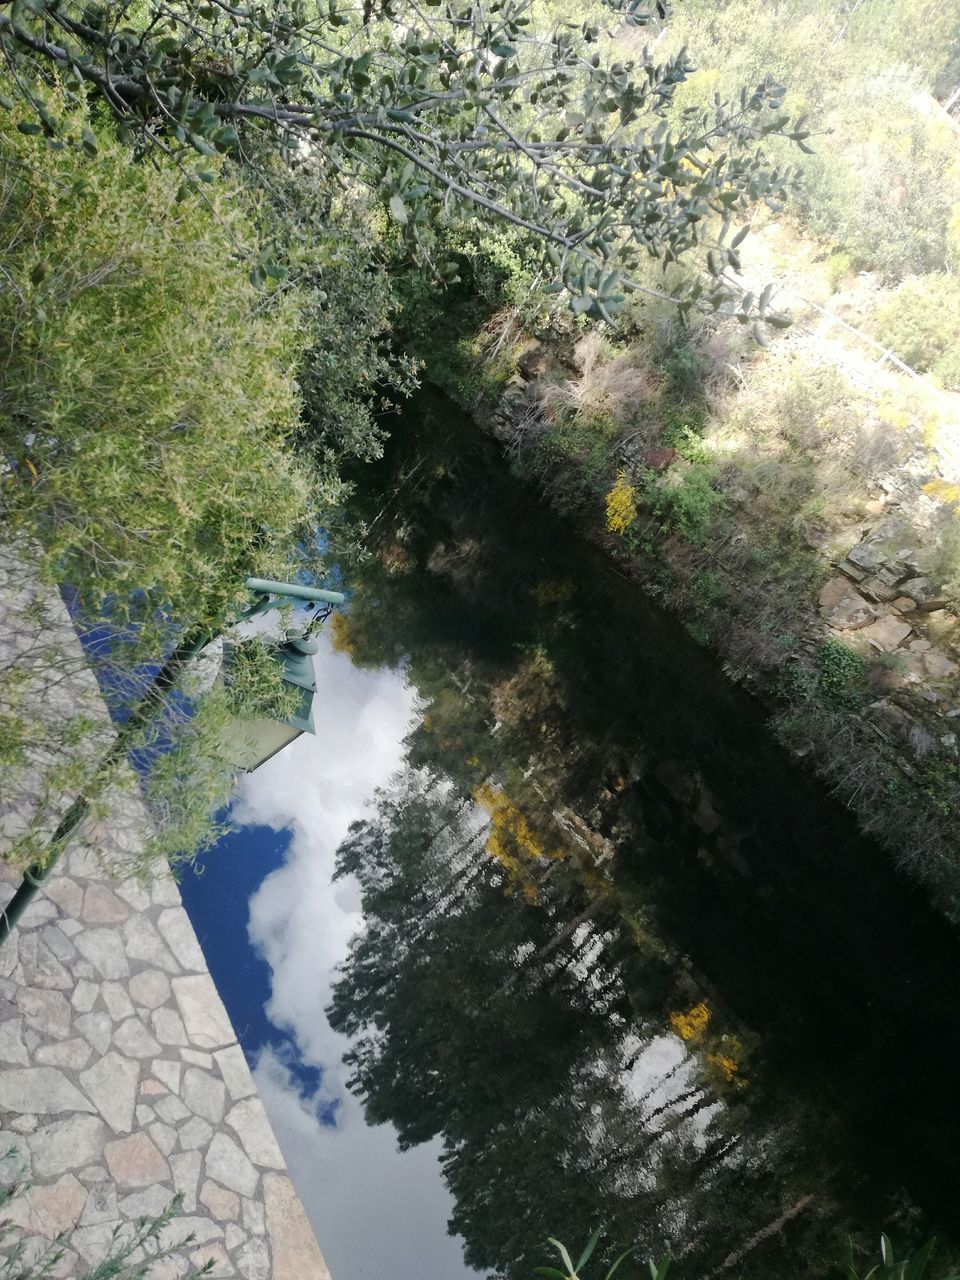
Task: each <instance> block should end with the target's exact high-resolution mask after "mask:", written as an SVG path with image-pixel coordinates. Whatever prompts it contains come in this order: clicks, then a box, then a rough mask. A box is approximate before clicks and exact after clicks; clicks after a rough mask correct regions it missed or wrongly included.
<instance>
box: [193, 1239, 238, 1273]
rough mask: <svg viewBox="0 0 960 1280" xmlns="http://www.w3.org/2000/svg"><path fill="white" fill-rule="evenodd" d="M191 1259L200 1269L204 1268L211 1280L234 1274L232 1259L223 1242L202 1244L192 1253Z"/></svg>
mask: <svg viewBox="0 0 960 1280" xmlns="http://www.w3.org/2000/svg"><path fill="white" fill-rule="evenodd" d="M190 1261H191V1262H192V1263H193V1265H194V1266H195V1267H196V1268H197V1269H198V1270H201V1269H202V1270H203V1274H204V1275H205V1276H209V1277H210V1280H220V1278H221V1277H226V1276H232V1275H233V1274H234V1270H233V1267H232V1266H231V1265H230V1259H229V1258H228V1257H227V1255H226V1253H225V1252H224V1248H223V1245H221V1244H204V1245H201V1246H200V1248H199V1249H194V1251H193V1253H191V1255H190Z"/></svg>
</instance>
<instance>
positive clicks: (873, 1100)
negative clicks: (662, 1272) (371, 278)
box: [184, 396, 960, 1280]
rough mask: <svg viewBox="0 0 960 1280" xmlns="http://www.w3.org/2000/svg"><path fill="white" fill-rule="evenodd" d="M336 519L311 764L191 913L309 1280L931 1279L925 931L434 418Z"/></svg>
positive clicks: (751, 709)
mask: <svg viewBox="0 0 960 1280" xmlns="http://www.w3.org/2000/svg"><path fill="white" fill-rule="evenodd" d="M353 507H354V509H353V512H352V514H353V516H354V517H355V518H357V519H362V520H363V521H364V522H365V524H366V526H367V528H368V530H369V531H370V532H369V533H368V540H370V541H372V545H373V548H374V554H373V556H372V557H369V558H367V559H365V560H363V561H359V562H357V563H351V562H350V561H349V557H348V556H347V554H346V553H345V554H344V570H345V573H346V574H347V576H348V578H349V581H350V583H351V586H352V588H353V598H352V603H351V609H350V611H349V614H348V617H347V621H346V624H341V625H340V626H339V628H338V629H337V630H336V631H335V633H334V636H333V638H334V639H335V641H336V644H337V646H338V648H339V650H340V651H339V652H334V651H333V649H332V648H331V647H330V645H329V644H328V645H327V646H326V647H325V649H324V651H323V653H322V654H321V655H320V657H319V662H320V671H319V676H320V679H319V681H318V683H319V685H320V688H321V689H324V690H325V691H326V694H325V715H324V717H323V718H322V720H321V730H320V735H319V737H318V739H317V740H315V741H310V740H307V739H301V740H300V741H299V742H298V743H296V744H295V745H294V746H293V747H292V748H290V749H289V750H288V751H287V752H285V753H284V754H283V755H282V756H281V757H278V758H277V759H276V760H274V761H273V762H271V764H270V765H269V766H267V767H266V768H265V769H264V770H262V771H261V772H260V773H258V774H257V775H255V776H254V777H252V778H251V779H249V780H248V781H247V782H246V784H245V786H244V789H243V791H242V793H241V797H240V800H239V804H238V808H237V811H236V814H235V816H236V818H237V820H238V822H239V823H241V824H246V825H242V826H241V827H240V830H239V831H238V833H236V834H235V835H234V836H231V837H230V838H229V840H228V841H227V842H225V843H226V846H227V847H225V848H224V849H222V850H218V851H215V852H214V854H213V855H211V857H210V858H208V859H207V870H206V873H205V874H204V875H202V876H200V877H199V878H193V879H191V880H190V881H189V882H188V883H187V884H185V885H184V897H185V902H186V905H187V908H188V910H189V911H190V912H191V915H192V917H193V919H194V922H195V924H196V925H197V929H198V932H199V933H200V935H201V939H202V941H203V943H204V948H205V950H206V952H207V955H208V959H209V961H210V964H211V968H212V970H213V972H214V975H215V977H216V979H217V982H218V984H219V985H220V987H221V990H222V991H223V993H224V997H225V1000H226V1003H227V1005H228V1008H229V1009H230V1012H231V1015H232V1016H233V1018H234V1021H235V1023H236V1025H237V1027H238V1030H239V1031H240V1034H241V1038H242V1040H243V1041H244V1043H245V1047H246V1049H247V1052H248V1054H249V1055H250V1057H251V1059H252V1060H253V1061H255V1062H256V1063H257V1064H258V1065H257V1073H258V1079H259V1081H260V1084H261V1088H262V1090H263V1092H264V1095H265V1101H266V1102H267V1105H268V1108H269V1109H270V1111H271V1114H272V1116H273V1119H274V1122H275V1125H276V1127H277V1131H278V1136H279V1138H280V1139H281V1143H282V1145H283V1146H284V1149H285V1153H286V1155H287V1158H288V1161H289V1163H290V1166H291V1172H292V1174H293V1176H294V1178H295V1180H296V1182H297V1185H298V1189H299V1191H300V1194H301V1197H302V1198H303V1200H304V1202H305V1204H306V1206H307V1208H308V1211H309V1212H310V1213H311V1216H312V1218H313V1221H314V1224H315V1227H316V1229H317V1233H318V1237H319V1239H320V1241H321V1245H322V1247H323V1248H324V1250H325V1252H326V1254H327V1256H328V1261H329V1263H330V1265H331V1270H332V1272H333V1275H334V1277H335V1280H365V1278H366V1277H367V1276H370V1277H372V1276H375V1275H376V1276H378V1277H381V1276H382V1277H386V1276H390V1277H392V1278H394V1280H406V1278H407V1277H410V1278H411V1280H412V1278H413V1277H414V1276H416V1277H418V1278H419V1280H458V1278H459V1277H462V1276H464V1275H466V1274H468V1272H467V1270H466V1265H465V1263H464V1261H463V1253H462V1250H463V1248H464V1247H465V1248H466V1258H467V1261H468V1262H469V1263H471V1264H473V1265H475V1266H476V1267H477V1268H479V1269H480V1270H481V1272H482V1273H484V1274H492V1273H494V1272H498V1273H502V1274H504V1275H509V1276H512V1277H514V1276H515V1277H518V1278H519V1277H521V1276H524V1277H525V1276H528V1275H529V1274H530V1272H531V1269H532V1267H533V1266H536V1265H537V1264H538V1263H541V1262H550V1261H551V1259H550V1258H549V1257H548V1256H547V1254H546V1252H545V1246H544V1244H543V1241H544V1239H545V1237H546V1236H547V1235H560V1236H561V1237H563V1238H565V1239H567V1240H568V1242H569V1243H570V1245H571V1247H574V1248H576V1247H579V1246H580V1245H582V1243H583V1242H584V1240H585V1238H586V1236H587V1235H588V1234H589V1232H590V1230H591V1229H592V1227H593V1226H594V1225H595V1224H600V1223H605V1224H606V1225H607V1228H608V1236H607V1237H606V1238H605V1242H604V1245H603V1246H602V1248H603V1249H605V1250H606V1251H607V1252H609V1251H610V1250H612V1249H613V1247H614V1245H620V1246H622V1247H625V1246H627V1245H630V1244H634V1243H637V1244H639V1245H640V1246H641V1248H642V1250H643V1252H644V1253H656V1252H658V1251H663V1250H664V1249H666V1248H667V1247H669V1248H670V1249H671V1251H672V1252H673V1254H674V1255H675V1256H676V1257H678V1259H679V1262H678V1271H679V1273H680V1274H681V1275H683V1276H689V1277H694V1278H696V1280H704V1278H705V1277H707V1276H712V1275H716V1274H721V1273H723V1272H727V1273H729V1274H731V1275H740V1276H744V1277H746V1276H770V1275H776V1276H778V1277H781V1276H782V1277H787V1276H796V1277H801V1276H820V1275H824V1276H825V1275H828V1274H831V1264H832V1262H833V1260H834V1259H835V1258H837V1257H838V1255H839V1251H840V1248H841V1246H842V1242H843V1240H844V1238H845V1236H846V1234H847V1233H853V1234H854V1235H855V1236H856V1237H857V1238H862V1239H863V1240H864V1241H867V1242H869V1241H873V1240H875V1239H876V1238H877V1237H878V1235H879V1232H880V1230H881V1229H883V1228H887V1229H888V1230H890V1231H891V1233H892V1234H894V1236H895V1237H896V1239H897V1240H898V1241H902V1242H903V1243H904V1244H906V1243H908V1242H910V1241H911V1240H916V1239H922V1238H926V1236H927V1235H928V1234H932V1233H935V1234H936V1235H937V1236H938V1237H939V1238H940V1240H941V1241H942V1242H943V1243H944V1246H945V1254H946V1255H949V1254H950V1252H951V1249H952V1250H953V1252H954V1253H955V1252H956V1249H957V1245H958V1241H960V1227H958V1223H957V1213H956V1205H957V1204H958V1202H960V1194H958V1193H960V1167H958V1159H957V1141H956V1139H957V1103H956V1096H957V1089H956V1080H957V1064H958V1061H960V1057H958V1050H960V1007H958V1002H957V999H956V994H955V992H956V975H957V972H958V969H957V961H958V946H957V942H956V941H955V939H954V937H953V936H952V935H951V934H950V932H949V931H948V929H947V928H946V926H945V925H943V924H942V923H941V922H940V921H939V920H938V918H936V917H935V916H934V915H933V914H932V913H931V912H930V911H929V910H928V908H927V907H926V905H925V903H924V901H923V900H922V898H921V897H920V896H919V895H918V894H916V893H915V892H914V891H913V890H911V888H910V887H909V886H908V885H906V884H905V883H904V882H903V880H902V878H901V877H899V876H898V875H897V874H896V873H895V872H894V871H893V870H892V869H891V868H890V867H889V866H888V865H887V864H886V862H885V861H884V858H883V855H882V854H881V852H880V851H879V850H878V849H877V848H876V847H874V846H873V845H871V844H870V843H869V842H867V841H865V840H863V839H861V838H860V837H859V836H858V834H857V832H856V830H855V827H854V825H853V823H852V822H851V820H850V819H849V817H848V816H847V815H846V813H845V812H844V811H842V810H841V809H840V808H839V807H838V806H836V805H835V804H834V803H833V802H832V801H831V800H830V799H829V797H827V796H826V795H825V794H824V793H823V791H822V789H821V788H819V787H818V786H817V785H816V784H815V783H814V782H812V781H811V780H810V779H809V778H808V777H806V776H805V775H804V774H802V773H801V772H800V771H799V770H797V769H796V768H795V767H794V766H793V765H792V763H791V762H790V761H789V760H788V759H787V758H786V757H785V756H784V755H783V753H782V752H781V751H780V750H779V749H778V748H777V747H776V745H775V744H774V743H773V741H772V739H771V738H770V736H769V734H768V733H767V731H766V729H765V726H764V721H763V715H762V713H761V710H760V709H759V708H758V707H757V706H756V705H755V704H754V703H753V702H752V701H751V699H750V698H749V697H748V696H747V695H746V694H744V693H743V692H742V691H740V690H737V689H735V688H733V687H732V686H731V685H730V684H729V683H728V682H727V681H726V680H725V679H724V677H723V676H722V674H721V673H720V672H719V670H718V669H717V667H716V665H715V663H714V662H713V660H712V658H711V657H710V655H709V654H708V653H706V652H705V651H704V650H702V649H701V648H699V647H698V646H697V645H696V644H695V643H694V642H693V640H692V639H690V638H689V637H688V636H687V634H686V633H685V632H684V631H683V629H682V628H681V627H680V626H679V625H678V624H677V623H676V622H675V621H674V620H673V619H671V618H670V617H668V616H667V615H665V614H663V613H661V612H659V611H658V610H657V609H656V608H655V607H654V606H653V605H652V604H651V602H650V601H649V600H646V599H644V598H643V597H642V596H640V595H639V594H638V593H637V592H636V590H635V589H634V588H633V587H632V586H631V585H630V584H629V583H627V582H626V581H624V580H623V579H622V578H621V577H620V576H619V575H618V574H617V573H616V571H615V570H614V569H613V568H612V567H611V566H610V565H609V563H608V562H606V561H605V560H604V559H603V557H601V556H600V555H599V554H597V553H595V552H594V551H592V550H591V549H590V548H588V547H585V546H584V545H583V544H582V542H581V541H580V540H579V539H578V538H577V537H576V536H575V535H574V534H573V533H572V532H571V531H570V530H569V529H568V528H567V527H566V526H565V525H564V524H563V522H562V521H560V520H559V519H558V518H556V517H555V516H554V515H553V514H551V513H550V512H549V511H548V509H547V508H546V507H545V505H544V504H543V503H542V502H541V501H540V500H539V499H538V496H537V495H536V494H534V493H532V492H531V491H530V489H529V488H527V487H526V486H525V485H523V484H522V483H520V482H519V481H518V480H516V479H515V478H514V477H513V476H512V475H511V474H510V471H509V468H508V466H507V465H506V463H505V462H504V461H503V459H502V458H501V457H500V456H499V454H498V453H497V452H496V451H495V450H494V449H493V447H492V446H490V445H489V444H488V442H486V441H484V440H483V439H482V438H481V437H479V435H478V433H477V432H476V430H475V429H474V428H473V427H472V426H471V425H470V424H468V423H466V422H464V421H463V420H462V419H461V418H460V417H459V415H458V414H457V412H456V411H455V410H454V409H453V408H452V407H451V406H450V405H449V404H447V403H445V402H444V401H442V400H440V399H437V398H435V397H431V396H423V397H421V399H420V400H419V401H418V402H417V403H416V404H415V405H414V406H412V407H411V408H410V409H409V410H408V411H407V413H406V414H405V415H404V418H403V419H402V421H401V422H399V423H398V424H397V425H396V428H395V430H394V437H393V442H392V444H391V447H390V449H389V450H388V453H387V456H386V457H385V459H384V461H383V463H382V464H380V465H379V466H378V467H377V468H376V469H374V470H368V471H367V472H366V473H365V474H364V476H363V477H362V478H361V480H360V482H359V484H358V490H357V495H356V499H355V501H354V504H353ZM351 659H352V660H351ZM378 788H379V789H380V792H379V796H378V797H377V798H376V799H374V793H375V792H376V791H377V790H378ZM358 821H359V822H360V823H361V824H362V825H361V826H360V827H359V828H357V829H354V830H353V831H351V830H350V828H351V823H356V822H358ZM338 850H339V854H338ZM338 857H339V862H340V867H341V872H342V874H341V876H340V878H338V879H337V880H336V881H335V882H331V877H332V875H333V873H334V869H335V867H336V865H337V860H338ZM352 938H353V939H355V941H354V943H353V944H352V948H351V939H352ZM334 1028H336V1029H334ZM345 1053H346V1054H347V1061H346V1063H344V1062H343V1060H342V1059H343V1057H344V1054H345ZM364 1106H365V1107H366V1114H367V1117H368V1118H369V1119H371V1120H374V1121H377V1122H378V1123H377V1124H376V1125H373V1126H370V1127H368V1126H366V1125H365V1123H364V1120H363V1114H364V1111H363V1109H364ZM398 1140H399V1141H400V1142H401V1143H402V1144H403V1145H404V1146H405V1147H407V1148H408V1149H407V1150H405V1151H403V1152H402V1153H398V1152H397V1142H398ZM448 1220H450V1221H452V1222H453V1224H454V1226H455V1227H456V1229H457V1231H458V1232H459V1233H460V1234H459V1237H450V1236H448V1235H447V1234H446V1226H447V1222H448ZM631 1267H632V1264H628V1265H627V1266H625V1267H624V1269H623V1271H622V1272H621V1274H622V1275H625V1276H637V1275H639V1274H641V1272H640V1269H639V1265H638V1266H637V1267H635V1268H633V1269H631ZM469 1274H473V1272H470V1273H469Z"/></svg>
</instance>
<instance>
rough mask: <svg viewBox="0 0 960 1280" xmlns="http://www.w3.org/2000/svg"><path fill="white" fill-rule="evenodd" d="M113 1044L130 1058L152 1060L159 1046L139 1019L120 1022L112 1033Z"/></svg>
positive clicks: (158, 1050)
mask: <svg viewBox="0 0 960 1280" xmlns="http://www.w3.org/2000/svg"><path fill="white" fill-rule="evenodd" d="M113 1043H114V1044H115V1045H116V1046H117V1048H118V1049H119V1050H120V1052H121V1053H125V1054H126V1055H127V1056H128V1057H130V1058H152V1057H154V1056H155V1055H156V1054H158V1053H159V1052H160V1046H159V1044H158V1043H157V1042H156V1040H154V1038H153V1036H152V1035H151V1034H150V1032H149V1031H148V1030H147V1028H146V1027H145V1026H144V1025H143V1023H142V1022H141V1021H140V1019H139V1018H128V1019H127V1020H126V1022H121V1024H120V1026H119V1027H117V1029H116V1031H115V1032H114V1033H113Z"/></svg>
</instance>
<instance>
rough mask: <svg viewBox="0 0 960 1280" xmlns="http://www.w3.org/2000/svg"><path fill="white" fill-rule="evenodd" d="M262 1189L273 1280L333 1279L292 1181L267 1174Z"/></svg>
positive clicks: (280, 1176)
mask: <svg viewBox="0 0 960 1280" xmlns="http://www.w3.org/2000/svg"><path fill="white" fill-rule="evenodd" d="M263 1190H264V1198H265V1200H266V1209H267V1232H268V1234H269V1236H270V1240H271V1243H272V1245H273V1280H331V1277H330V1272H329V1271H328V1270H327V1264H326V1263H325V1262H324V1260H323V1254H322V1253H321V1252H320V1247H319V1245H318V1244H317V1242H316V1240H315V1239H314V1236H313V1232H312V1231H311V1230H310V1224H309V1222H308V1221H307V1215H306V1214H305V1213H304V1211H303V1206H302V1205H301V1203H300V1201H299V1200H298V1199H297V1193H296V1192H295V1191H294V1189H293V1183H292V1182H291V1181H290V1179H289V1178H288V1177H287V1176H286V1174H282V1173H266V1174H264V1176H263Z"/></svg>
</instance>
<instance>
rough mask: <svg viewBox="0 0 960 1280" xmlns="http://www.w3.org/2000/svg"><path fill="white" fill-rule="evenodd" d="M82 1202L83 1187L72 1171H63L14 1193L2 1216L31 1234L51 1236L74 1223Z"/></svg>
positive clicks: (77, 1219) (85, 1192)
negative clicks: (59, 1175)
mask: <svg viewBox="0 0 960 1280" xmlns="http://www.w3.org/2000/svg"><path fill="white" fill-rule="evenodd" d="M86 1203H87V1189H86V1187H84V1186H83V1185H82V1184H81V1183H80V1182H78V1181H77V1179H76V1178H75V1177H74V1176H73V1174H72V1173H65V1174H64V1175H63V1177H62V1178H58V1179H57V1181H56V1182H53V1183H50V1184H49V1185H47V1186H44V1187H31V1188H30V1190H29V1191H27V1192H26V1194H25V1195H23V1196H16V1197H14V1199H13V1200H11V1201H10V1203H9V1204H8V1205H6V1206H5V1207H4V1211H3V1216H4V1217H5V1218H7V1219H9V1221H10V1222H11V1223H13V1225H14V1226H18V1227H20V1228H21V1229H22V1230H23V1231H25V1232H28V1233H29V1234H31V1235H40V1236H47V1237H49V1238H52V1237H53V1236H57V1235H60V1234H61V1233H62V1232H66V1231H70V1230H72V1229H73V1228H74V1227H75V1226H76V1225H77V1223H78V1221H79V1220H80V1215H81V1213H83V1207H84V1205H85V1204H86Z"/></svg>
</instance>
